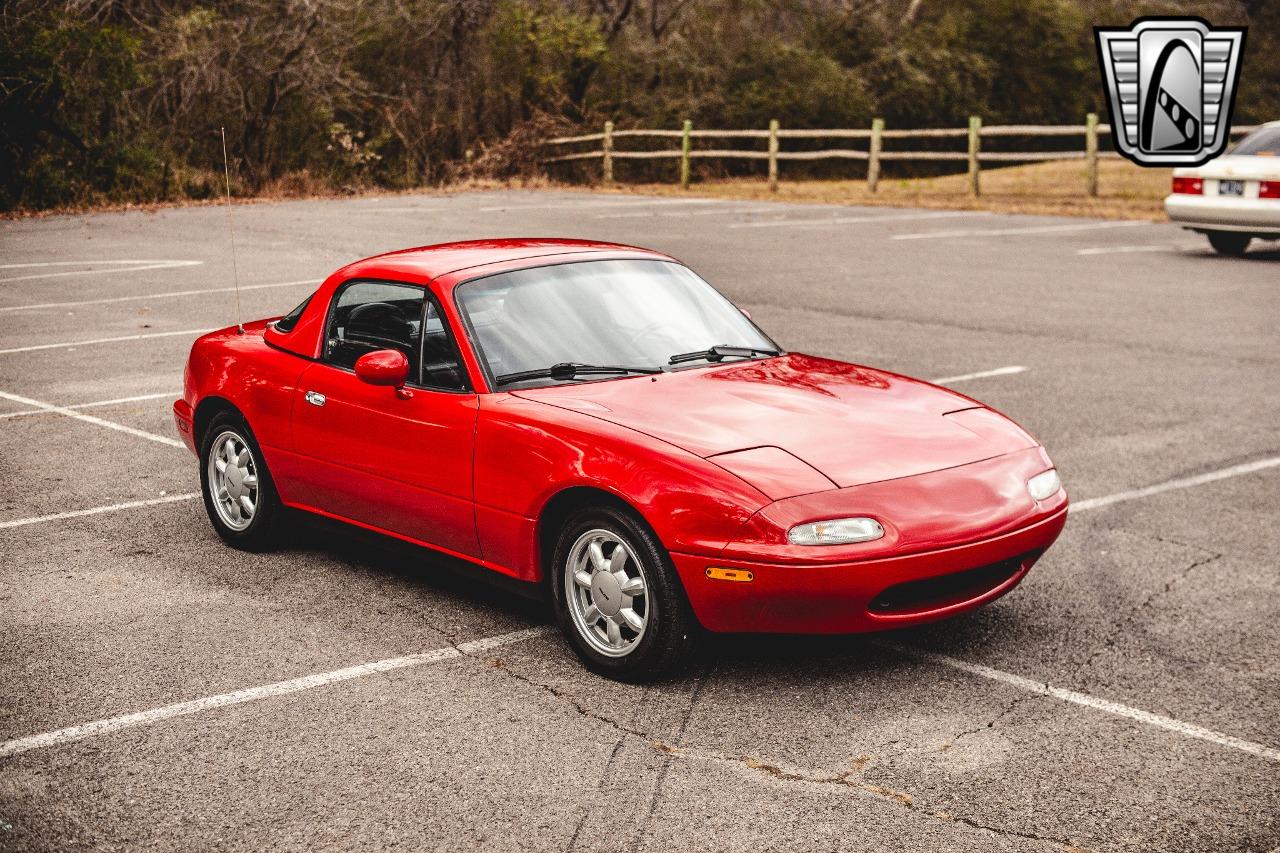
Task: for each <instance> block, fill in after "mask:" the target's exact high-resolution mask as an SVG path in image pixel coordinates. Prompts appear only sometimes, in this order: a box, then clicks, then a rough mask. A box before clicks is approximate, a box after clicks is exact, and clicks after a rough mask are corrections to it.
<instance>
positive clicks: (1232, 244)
mask: <svg viewBox="0 0 1280 853" xmlns="http://www.w3.org/2000/svg"><path fill="white" fill-rule="evenodd" d="M1205 236H1206V237H1208V238H1209V245H1210V246H1212V247H1213V250H1214V251H1215V252H1217V253H1218V254H1219V255H1231V256H1232V257H1236V258H1238V257H1240V256H1241V255H1243V254H1244V253H1245V251H1246V250H1247V249H1248V248H1249V241H1250V240H1252V239H1253V238H1252V237H1250V236H1249V235H1248V234H1237V233H1235V232H1234V231H1210V232H1208V233H1207V234H1206V235H1205Z"/></svg>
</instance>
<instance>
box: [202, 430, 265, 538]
mask: <svg viewBox="0 0 1280 853" xmlns="http://www.w3.org/2000/svg"><path fill="white" fill-rule="evenodd" d="M228 436H232V437H233V440H234V441H237V442H238V443H239V446H243V447H245V448H247V450H248V452H249V461H248V464H247V468H248V470H250V471H251V473H253V474H254V475H256V477H257V484H256V493H254V494H252V496H251V497H252V500H253V503H254V508H253V513H252V516H251V517H250V518H249V520H248V524H247V525H246V526H244V527H243V528H239V527H238V526H237V525H236V524H234V523H231V522H229V521H228V519H227V518H224V517H223V512H220V511H219V509H218V507H217V505H216V504H215V501H217V498H216V497H215V495H214V493H213V489H212V488H211V486H210V483H211V482H212V478H211V477H210V471H209V469H210V466H211V464H213V463H212V462H211V460H210V455H211V454H212V453H213V452H214V449H215V447H219V448H220V447H222V446H223V440H224V439H225V438H226V437H228ZM200 492H201V494H202V495H203V496H204V509H205V512H206V513H208V514H209V522H210V523H211V524H212V525H213V529H214V530H215V531H217V533H218V535H219V536H220V537H222V541H224V542H226V543H227V544H228V545H230V546H231V547H233V548H239V549H240V550H242V551H266V550H269V549H271V548H273V547H275V546H276V545H277V544H279V540H280V531H281V527H282V526H283V516H284V507H283V506H282V505H281V503H280V496H279V495H278V494H277V493H276V489H275V483H274V482H273V481H272V479H271V472H270V471H268V470H267V463H266V460H264V459H263V457H262V448H260V447H259V446H258V440H257V439H256V438H255V437H254V435H253V430H251V429H249V424H248V423H246V422H245V419H244V418H243V417H241V416H240V414H239V413H238V412H222V413H220V414H218V415H216V416H214V418H213V420H212V421H211V422H210V423H209V426H208V428H206V429H205V431H204V436H203V437H202V438H201V441H200ZM237 511H239V510H238V509H237ZM242 515H243V514H242ZM240 520H241V521H243V520H244V519H243V517H242V518H241V519H240Z"/></svg>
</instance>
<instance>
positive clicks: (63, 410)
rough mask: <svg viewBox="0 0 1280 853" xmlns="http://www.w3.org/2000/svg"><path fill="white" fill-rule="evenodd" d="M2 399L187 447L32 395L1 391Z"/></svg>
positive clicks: (167, 438)
mask: <svg viewBox="0 0 1280 853" xmlns="http://www.w3.org/2000/svg"><path fill="white" fill-rule="evenodd" d="M0 399H3V400H10V401H12V402H14V403H21V404H22V405H24V406H29V407H31V408H33V409H41V410H43V411H46V412H53V413H55V414H59V415H66V416H67V417H69V418H75V419H76V420H78V421H84V422H85V423H87V424H94V425H96V426H100V427H106V428H107V429H114V430H117V431H119V432H123V433H128V434H129V435H132V436H136V437H137V438H145V439H147V441H155V442H158V443H160V444H167V445H168V446H170V447H186V445H185V444H183V443H182V442H181V441H179V440H178V439H176V438H169V437H168V436H165V435H156V434H155V433H153V432H147V431H146V430H141V429H134V428H133V427H131V426H125V425H124V424H118V423H116V422H115V421H107V420H103V419H102V418H95V417H94V416H93V415H86V414H84V413H83V412H77V411H76V410H75V409H68V408H67V407H66V406H55V405H54V404H52V403H42V402H41V401H39V400H32V399H31V398H30V397H19V396H18V395H17V394H10V393H8V392H6V391H0Z"/></svg>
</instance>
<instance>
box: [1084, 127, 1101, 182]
mask: <svg viewBox="0 0 1280 853" xmlns="http://www.w3.org/2000/svg"><path fill="white" fill-rule="evenodd" d="M1084 160H1085V173H1084V174H1085V179H1084V180H1085V187H1086V189H1087V190H1088V192H1089V195H1090V196H1092V197H1094V198H1097V197H1098V114H1097V113H1089V114H1088V115H1087V116H1085V118H1084Z"/></svg>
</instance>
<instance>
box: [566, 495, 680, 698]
mask: <svg viewBox="0 0 1280 853" xmlns="http://www.w3.org/2000/svg"><path fill="white" fill-rule="evenodd" d="M597 531H605V532H607V533H608V534H611V535H612V536H614V537H616V538H617V539H619V540H621V541H622V542H624V543H625V544H626V547H627V548H628V549H629V550H630V555H628V556H627V558H626V563H625V565H626V566H627V570H628V571H629V570H631V569H632V568H634V567H631V566H630V556H632V555H633V556H634V557H635V559H636V562H637V563H638V569H639V572H638V573H639V574H641V575H642V578H643V581H644V584H645V587H646V589H645V592H644V593H643V596H637V597H636V598H634V599H632V601H633V603H635V605H636V607H635V610H633V613H634V612H636V611H637V610H640V609H641V608H643V611H644V615H643V619H644V630H643V633H642V634H640V635H639V636H638V638H637V637H636V636H635V632H634V631H631V630H629V629H627V628H623V629H622V633H623V635H624V636H628V637H629V639H630V640H631V642H632V645H631V647H630V648H629V650H627V651H626V652H625V653H624V654H621V655H618V654H615V655H612V656H611V655H610V654H605V653H603V652H602V651H600V650H599V649H598V648H597V644H598V643H601V642H607V640H606V639H604V638H600V637H597V643H593V641H592V640H591V639H589V638H588V637H587V636H586V635H585V634H584V630H591V629H590V628H585V629H584V628H582V627H580V621H582V620H581V619H580V618H579V617H577V616H575V614H574V608H575V606H577V607H581V605H575V603H571V602H570V601H569V596H570V592H569V588H568V586H567V584H572V583H574V581H573V579H572V576H573V573H574V571H573V569H572V568H571V567H570V558H571V556H572V555H573V552H575V551H576V550H577V548H575V546H578V545H580V543H581V542H583V541H584V537H587V538H588V539H589V538H590V537H591V536H594V535H595V533H596V532H597ZM588 547H589V546H588ZM605 547H612V548H614V549H616V547H617V546H616V545H612V546H611V543H609V542H606V543H605ZM610 553H612V551H611V552H610ZM548 580H549V582H550V584H551V594H552V600H553V601H554V603H555V612H556V621H557V622H558V623H559V625H560V630H561V631H563V632H564V635H565V638H566V639H567V640H568V642H569V645H570V646H572V647H573V650H574V652H576V653H577V655H578V657H579V658H580V659H581V660H582V662H583V663H584V664H585V665H586V667H587V668H588V669H590V670H591V671H592V672H595V673H598V674H600V675H603V676H605V677H607V678H612V679H615V680H617V681H627V682H632V683H641V682H646V681H653V680H655V679H659V678H663V677H666V676H670V675H673V674H676V673H677V672H679V671H680V670H682V669H683V668H684V665H685V664H686V663H687V662H688V660H689V659H690V657H691V656H692V655H693V652H694V649H695V647H696V645H697V639H698V633H699V632H700V630H701V628H700V626H699V625H698V622H697V619H696V618H695V617H694V615H693V611H692V610H691V608H690V607H689V601H688V599H687V598H686V597H685V593H684V587H683V586H682V585H681V584H680V578H679V576H678V575H677V574H676V569H675V566H674V565H673V564H672V562H671V557H670V556H669V555H668V554H667V551H666V549H665V548H663V547H662V543H661V542H659V541H658V537H657V536H656V535H654V533H653V531H652V530H650V529H649V526H648V525H647V524H645V522H644V521H643V520H642V519H640V518H639V517H638V516H636V515H635V514H633V513H631V512H628V511H626V510H624V509H621V508H617V507H612V506H597V507H588V508H585V509H581V510H578V511H577V512H574V513H573V514H572V515H570V516H569V518H568V519H567V520H566V521H565V523H564V526H563V527H562V528H561V530H560V533H559V536H558V537H557V538H556V545H555V549H554V551H553V553H552V559H551V565H550V567H549V571H548ZM583 589H584V592H583V593H582V594H583V596H584V597H587V598H591V597H593V596H595V594H596V593H595V592H594V591H586V590H587V589H588V588H586V587H584V588H583ZM589 589H590V590H595V586H594V585H593V586H592V587H590V588H589ZM640 598H643V601H640ZM602 606H605V605H603V604H602ZM608 621H609V618H608V617H602V618H601V622H600V623H597V625H598V626H599V627H598V630H600V631H601V632H604V631H605V629H606V628H607V622H608Z"/></svg>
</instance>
